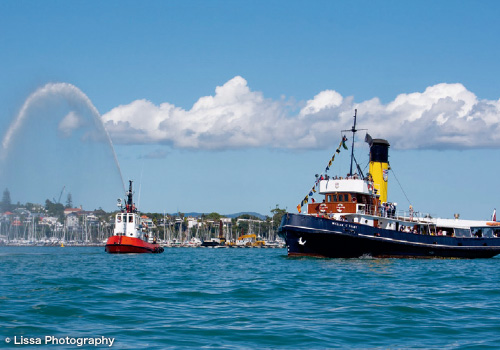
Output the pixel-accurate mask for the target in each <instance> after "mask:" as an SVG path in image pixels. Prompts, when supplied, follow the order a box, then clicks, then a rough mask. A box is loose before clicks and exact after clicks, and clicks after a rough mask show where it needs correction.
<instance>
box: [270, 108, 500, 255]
mask: <svg viewBox="0 0 500 350" xmlns="http://www.w3.org/2000/svg"><path fill="white" fill-rule="evenodd" d="M348 131H352V135H353V136H352V137H353V143H352V148H354V135H355V132H356V113H355V115H354V126H353V127H352V129H351V130H348ZM346 140H347V138H346V137H345V135H344V136H343V138H342V142H341V143H340V144H339V148H337V150H336V154H339V153H340V150H341V146H343V148H345V149H347V146H346V145H345V141H346ZM365 141H366V142H367V143H368V144H369V146H370V163H369V165H370V167H369V173H368V174H367V175H366V176H365V175H364V174H363V172H362V170H361V168H360V167H359V165H357V162H356V160H355V158H354V150H353V149H351V152H352V153H351V168H350V172H349V174H347V176H346V177H338V176H335V177H329V176H328V175H327V174H325V175H321V176H319V175H318V177H317V180H316V183H315V185H314V187H313V189H312V190H311V192H310V193H309V195H308V196H306V197H305V198H304V200H303V201H302V203H301V204H300V205H299V206H298V207H297V209H298V210H299V214H294V213H286V214H285V215H283V218H282V221H281V225H280V227H279V232H278V233H279V235H280V236H281V237H283V239H284V240H285V242H286V246H287V249H288V255H289V256H315V257H327V258H359V257H373V258H469V259H471V258H491V257H494V256H495V255H498V254H500V222H496V218H494V219H493V218H492V220H491V221H481V220H463V219H460V218H459V215H458V214H456V215H455V218H454V219H440V218H433V217H431V215H428V214H420V213H419V212H417V211H415V210H414V209H413V207H412V206H411V205H410V206H409V209H408V211H401V210H397V208H396V204H395V203H391V202H388V201H387V181H388V176H387V175H388V171H389V170H390V168H389V162H388V150H389V146H390V145H389V142H387V140H384V139H372V138H371V137H370V135H368V134H367V136H366V137H365ZM334 158H335V155H334V156H333V157H332V160H331V161H330V163H329V164H328V167H327V168H326V170H328V169H329V166H330V165H331V163H332V161H333V160H334ZM353 161H354V162H355V163H356V165H357V171H356V173H354V174H353ZM325 173H326V171H325ZM316 188H317V189H318V193H319V194H320V195H323V196H324V197H323V198H324V199H323V200H322V202H314V201H312V203H308V200H309V196H311V195H313V192H316ZM306 205H307V213H305V214H301V213H300V211H301V208H302V206H306ZM494 216H495V215H494Z"/></svg>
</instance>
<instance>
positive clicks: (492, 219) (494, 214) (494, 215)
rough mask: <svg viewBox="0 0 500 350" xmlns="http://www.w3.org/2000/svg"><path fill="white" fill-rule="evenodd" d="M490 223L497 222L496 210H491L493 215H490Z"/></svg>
mask: <svg viewBox="0 0 500 350" xmlns="http://www.w3.org/2000/svg"><path fill="white" fill-rule="evenodd" d="M491 221H497V209H496V208H495V209H493V215H491Z"/></svg>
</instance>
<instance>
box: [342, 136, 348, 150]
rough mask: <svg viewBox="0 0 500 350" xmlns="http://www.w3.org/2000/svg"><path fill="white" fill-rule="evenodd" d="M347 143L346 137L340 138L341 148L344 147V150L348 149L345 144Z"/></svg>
mask: <svg viewBox="0 0 500 350" xmlns="http://www.w3.org/2000/svg"><path fill="white" fill-rule="evenodd" d="M346 141H347V137H345V136H344V137H342V147H344V149H348V148H347V146H346V144H345V142H346Z"/></svg>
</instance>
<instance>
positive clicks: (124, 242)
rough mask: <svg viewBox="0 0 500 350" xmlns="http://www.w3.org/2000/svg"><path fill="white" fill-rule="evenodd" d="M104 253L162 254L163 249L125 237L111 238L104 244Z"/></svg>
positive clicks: (137, 239)
mask: <svg viewBox="0 0 500 350" xmlns="http://www.w3.org/2000/svg"><path fill="white" fill-rule="evenodd" d="M105 251H106V252H108V253H110V254H129V253H135V254H137V253H163V247H160V245H159V244H156V243H154V244H153V243H148V242H144V241H143V240H142V239H139V238H134V237H127V236H111V237H109V238H108V241H107V242H106V248H105Z"/></svg>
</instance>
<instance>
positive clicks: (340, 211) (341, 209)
mask: <svg viewBox="0 0 500 350" xmlns="http://www.w3.org/2000/svg"><path fill="white" fill-rule="evenodd" d="M344 209H345V207H344V205H343V204H342V203H339V204H337V211H338V212H339V213H342V212H343V211H344Z"/></svg>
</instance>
